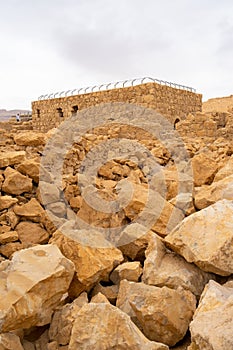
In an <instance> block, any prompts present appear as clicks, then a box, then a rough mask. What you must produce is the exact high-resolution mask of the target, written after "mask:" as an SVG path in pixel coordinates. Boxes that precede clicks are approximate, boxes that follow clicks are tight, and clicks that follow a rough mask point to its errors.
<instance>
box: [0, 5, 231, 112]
mask: <svg viewBox="0 0 233 350" xmlns="http://www.w3.org/2000/svg"><path fill="white" fill-rule="evenodd" d="M0 48H1V52H0V109H16V108H19V109H30V108H31V101H34V100H37V99H38V97H39V96H40V95H42V94H47V93H52V92H57V91H63V90H69V89H75V88H81V87H85V86H92V85H96V84H102V83H107V82H114V81H118V80H124V79H131V78H139V77H144V76H149V77H153V78H157V79H163V80H167V81H171V82H175V83H180V84H184V85H187V86H191V87H194V88H196V90H197V92H199V93H201V94H203V100H207V99H208V98H212V97H220V96H228V95H231V94H233V79H232V78H233V1H232V0H221V1H219V0H163V1H161V0H40V1H35V0H34V1H33V0H7V1H6V0H0Z"/></svg>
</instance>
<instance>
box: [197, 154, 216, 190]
mask: <svg viewBox="0 0 233 350" xmlns="http://www.w3.org/2000/svg"><path fill="white" fill-rule="evenodd" d="M192 168H193V178H194V185H195V186H201V185H204V184H211V182H212V181H213V179H214V176H215V174H216V172H217V170H218V164H217V163H216V161H215V160H214V159H213V158H212V157H211V155H210V154H206V153H199V154H197V155H195V156H194V157H193V158H192Z"/></svg>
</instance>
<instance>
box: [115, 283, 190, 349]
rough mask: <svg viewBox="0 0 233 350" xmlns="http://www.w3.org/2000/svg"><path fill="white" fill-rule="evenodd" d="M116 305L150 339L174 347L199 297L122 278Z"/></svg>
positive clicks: (182, 334)
mask: <svg viewBox="0 0 233 350" xmlns="http://www.w3.org/2000/svg"><path fill="white" fill-rule="evenodd" d="M116 305H117V307H119V308H120V309H121V310H122V311H124V312H125V313H127V314H128V315H129V316H131V319H132V320H133V321H134V323H135V324H136V325H137V326H138V327H139V328H140V329H142V331H143V333H144V334H145V336H146V337H147V338H148V339H150V340H154V341H159V342H162V343H164V344H167V345H169V346H174V345H175V344H176V343H177V342H178V341H180V340H181V339H183V337H184V336H185V334H186V332H187V330H188V326H189V323H190V321H191V319H192V316H193V313H194V311H195V307H196V298H195V297H194V295H193V294H192V293H191V292H189V291H185V290H183V289H182V288H180V289H179V290H174V289H170V288H167V287H162V288H158V287H154V286H148V285H146V284H144V283H135V282H129V281H126V280H123V281H121V283H120V289H119V293H118V298H117V304H116Z"/></svg>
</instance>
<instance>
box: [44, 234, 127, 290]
mask: <svg viewBox="0 0 233 350" xmlns="http://www.w3.org/2000/svg"><path fill="white" fill-rule="evenodd" d="M75 233H76V234H77V235H75ZM75 233H74V235H73V237H74V238H73V239H72V238H70V237H68V236H66V235H64V234H63V233H61V232H59V231H56V232H55V233H54V235H53V237H52V239H51V240H50V242H51V243H53V244H56V245H57V246H58V247H59V248H60V250H61V252H62V253H63V254H64V255H65V256H66V257H67V258H68V259H70V260H71V261H73V263H74V265H75V270H76V277H75V278H74V280H73V283H72V285H71V291H70V293H71V294H73V295H76V296H78V295H79V294H80V293H81V292H82V291H84V290H87V291H88V290H90V289H91V288H92V287H93V285H94V284H95V283H98V282H99V281H101V280H108V278H109V274H110V272H111V271H112V270H113V269H114V267H116V266H117V265H119V264H120V262H122V261H123V256H122V253H121V251H120V250H119V249H117V248H115V247H113V246H111V244H110V243H109V242H107V241H105V240H104V238H103V237H102V235H100V234H98V232H95V231H93V232H90V231H86V230H78V231H76V232H75ZM79 238H81V239H82V240H83V238H85V239H86V244H84V243H83V242H82V241H81V242H80V241H79Z"/></svg>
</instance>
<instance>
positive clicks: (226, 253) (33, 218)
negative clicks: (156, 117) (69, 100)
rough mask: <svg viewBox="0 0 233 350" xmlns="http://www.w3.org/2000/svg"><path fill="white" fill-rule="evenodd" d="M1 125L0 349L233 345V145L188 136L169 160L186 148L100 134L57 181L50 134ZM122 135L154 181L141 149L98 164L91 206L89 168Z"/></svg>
mask: <svg viewBox="0 0 233 350" xmlns="http://www.w3.org/2000/svg"><path fill="white" fill-rule="evenodd" d="M1 126H2V128H0V140H1V141H0V260H1V264H0V274H1V280H0V281H1V283H0V290H1V293H0V319H1V322H0V327H1V330H0V332H1V334H0V349H3V350H16V349H17V350H76V349H83V350H84V349H88V350H89V349H96V350H104V349H106V350H110V349H119V350H122V349H132V350H137V349H138V350H142V349H143V350H144V349H145V350H146V349H148V350H149V349H151V350H152V349H154V350H166V349H167V350H168V349H176V350H187V349H188V350H210V349H211V350H222V349H227V350H228V349H229V350H230V349H233V339H232V333H233V306H232V305H233V304H232V295H233V278H232V276H233V223H232V217H233V177H232V176H233V175H232V173H233V155H232V154H233V149H232V144H231V140H229V139H224V138H218V139H216V140H210V138H205V137H203V136H202V137H199V138H195V139H192V138H190V137H187V136H185V137H184V138H183V140H184V143H185V148H186V150H187V152H188V153H187V157H186V159H185V162H184V160H183V159H178V160H177V161H176V162H174V159H173V154H172V150H173V149H174V147H175V146H176V147H180V144H178V145H177V144H176V145H175V144H173V145H172V146H173V147H170V148H169V150H168V149H167V148H166V147H165V146H164V145H163V144H162V143H161V142H159V141H158V140H155V139H151V137H150V135H148V134H147V133H145V132H143V131H139V130H133V129H132V130H130V129H129V128H128V127H127V128H124V127H121V126H119V125H114V126H113V127H111V128H109V127H107V126H106V127H104V128H102V129H101V128H99V129H96V130H92V131H89V133H88V134H86V135H85V136H83V138H82V139H81V140H80V141H79V142H76V143H75V144H74V145H73V147H72V149H70V150H69V151H68V153H67V154H66V156H65V161H64V165H63V173H62V183H61V184H59V183H58V177H57V174H56V173H54V172H52V170H51V169H52V165H53V164H55V165H56V162H54V160H53V154H54V151H55V150H54V149H53V153H52V152H51V153H48V154H47V158H48V162H47V164H46V163H43V162H42V159H43V155H44V154H45V144H46V142H48V140H51V138H53V137H54V135H55V131H54V130H52V131H51V132H49V133H48V134H42V133H39V132H35V131H32V130H30V129H32V128H31V124H30V122H29V123H21V124H19V125H18V124H15V125H14V124H13V123H11V124H4V123H3V124H2V125H1ZM117 137H121V138H127V137H128V138H133V139H137V140H140V142H141V144H142V145H143V146H144V147H146V148H147V149H148V150H149V151H150V155H153V157H154V158H155V160H156V162H157V163H158V164H159V171H158V172H157V173H155V174H154V175H155V176H153V177H152V179H153V182H152V184H151V182H150V178H151V176H152V175H151V173H150V161H151V157H150V156H148V154H146V152H144V153H143V152H139V151H137V152H136V151H135V152H134V150H133V149H131V150H130V152H131V157H129V158H126V157H124V158H122V159H120V158H117V157H116V158H114V159H111V160H108V161H106V162H105V163H102V164H101V166H100V167H99V168H98V170H97V176H96V178H95V187H96V192H97V193H98V194H99V197H98V201H97V202H96V203H97V208H96V207H95V208H93V206H92V205H91V204H93V202H91V198H90V197H88V193H89V192H88V191H89V189H90V182H88V181H87V182H85V181H86V178H85V177H83V175H82V172H81V169H82V168H85V166H86V167H87V168H88V166H90V164H91V167H93V166H94V164H95V162H96V160H97V158H98V156H99V157H100V161H101V152H100V150H98V146H99V145H100V144H101V143H104V144H105V145H106V144H107V141H108V140H111V139H112V138H117ZM64 145H65V140H63V139H59V138H57V139H56V142H55V147H56V148H57V150H58V151H61V152H62V149H63V148H64ZM125 145H126V144H125V143H124V147H123V148H124V149H125ZM96 147H97V148H96ZM91 149H97V150H98V152H99V153H98V152H96V153H95V154H94V158H95V159H94V158H93V157H92V158H91V157H89V158H88V152H89V151H90V150H91ZM110 151H112V150H110ZM89 154H90V152H89ZM48 155H49V156H50V158H49V157H48ZM86 158H87V163H83V161H84V160H85V159H86ZM148 161H149V163H148ZM88 162H89V163H88ZM40 163H41V164H43V167H40V165H41V164H40ZM88 164H89V165H88ZM148 164H149V165H148ZM152 164H153V163H152ZM190 166H191V168H192V169H193V173H192V172H191V173H190V171H188V169H189V170H190ZM55 168H56V167H55ZM160 171H162V173H163V175H161V172H160ZM126 180H129V181H130V182H131V184H132V187H131V188H129V187H127V182H126ZM164 185H165V187H164ZM164 188H165V190H164ZM149 193H150V195H149ZM84 195H85V199H84ZM148 196H149V197H148ZM150 196H151V197H150ZM118 197H120V199H121V203H120V206H119V207H117V210H116V208H115V206H114V205H115V201H116V199H117V198H118ZM148 198H149V199H150V198H153V201H152V202H149V204H148ZM89 201H90V202H89ZM102 201H104V202H102ZM106 201H107V203H108V205H107V209H109V210H106ZM103 203H104V204H105V210H103V209H102V207H101V205H102V204H103ZM151 203H152V204H151ZM97 209H98V210H97ZM110 209H111V210H110ZM142 213H143V215H144V216H143V218H144V220H141V221H140V220H138V218H140V215H142ZM154 213H156V215H157V216H156V219H153V222H152V224H151V225H150V227H147V226H146V224H147V223H148V222H150V220H151V217H152V218H153V215H154ZM152 214H153V215H152ZM119 227H121V228H122V229H121V230H117V228H119ZM99 228H102V231H100V230H99Z"/></svg>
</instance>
